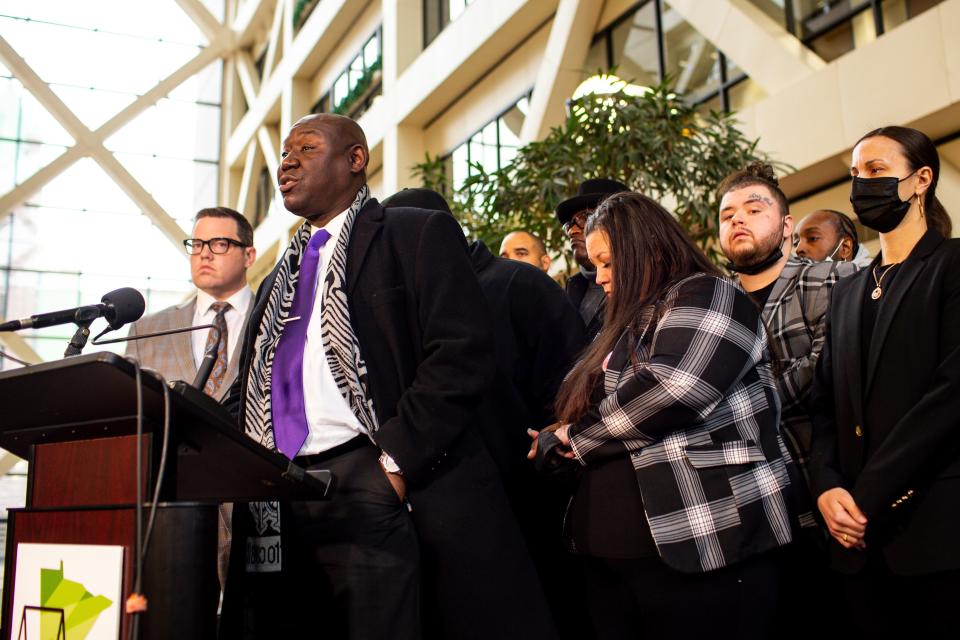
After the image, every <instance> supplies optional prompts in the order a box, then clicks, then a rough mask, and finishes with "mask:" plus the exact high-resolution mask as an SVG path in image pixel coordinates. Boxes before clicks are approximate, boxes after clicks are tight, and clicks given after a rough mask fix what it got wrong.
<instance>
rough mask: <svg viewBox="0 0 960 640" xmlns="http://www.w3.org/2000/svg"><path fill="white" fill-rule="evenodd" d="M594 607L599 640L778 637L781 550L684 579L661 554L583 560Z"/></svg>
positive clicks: (591, 602)
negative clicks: (775, 624) (776, 616)
mask: <svg viewBox="0 0 960 640" xmlns="http://www.w3.org/2000/svg"><path fill="white" fill-rule="evenodd" d="M585 570H586V579H587V593H588V597H587V600H588V603H589V607H590V615H591V618H592V619H593V624H594V629H595V630H596V637H597V638H598V639H600V640H621V639H627V638H629V639H630V640H636V639H637V638H699V639H702V638H711V639H712V640H715V639H718V638H731V639H733V638H737V639H748V638H757V639H758V640H760V639H765V638H772V637H776V634H775V633H773V629H772V621H773V617H774V611H775V608H776V602H777V584H778V581H779V574H780V559H779V556H778V553H776V552H773V553H766V554H763V555H761V556H757V557H755V558H750V559H748V560H745V561H743V562H740V563H738V564H736V565H733V566H730V567H725V568H723V569H719V570H717V571H711V572H708V573H699V574H686V573H680V572H678V571H674V570H673V569H670V568H669V567H667V566H666V565H665V564H664V563H663V562H662V561H661V560H660V558H659V557H653V558H635V559H607V558H596V557H585Z"/></svg>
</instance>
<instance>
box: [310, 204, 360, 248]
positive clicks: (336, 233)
mask: <svg viewBox="0 0 960 640" xmlns="http://www.w3.org/2000/svg"><path fill="white" fill-rule="evenodd" d="M348 211H350V209H349V207H348V208H346V209H344V210H343V211H341V212H340V213H338V214H337V215H336V216H334V217H333V218H332V219H331V220H330V222H328V223H327V224H326V225H325V226H323V227H315V226H313V225H310V235H311V236H313V234H315V233H316V232H317V231H320V229H326V230H327V233H329V234H330V239H329V240H327V244H328V245H335V244H337V239H338V238H339V237H340V230H341V229H343V224H344V223H345V222H346V221H347V212H348Z"/></svg>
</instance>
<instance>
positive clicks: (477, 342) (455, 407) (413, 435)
mask: <svg viewBox="0 0 960 640" xmlns="http://www.w3.org/2000/svg"><path fill="white" fill-rule="evenodd" d="M404 258H405V257H404ZM413 264H414V276H413V281H414V287H415V291H414V292H413V294H414V297H415V300H416V305H417V316H418V318H419V322H420V333H421V345H420V348H421V357H420V361H419V364H418V365H417V369H416V374H415V376H414V379H413V381H412V383H411V384H410V385H409V387H407V389H406V391H404V392H403V394H402V395H401V396H400V399H399V401H398V402H397V414H396V415H395V416H394V417H392V418H390V419H389V420H387V421H386V422H385V423H383V424H381V425H380V429H379V430H378V431H377V433H376V435H375V440H376V442H377V444H378V445H379V446H380V448H381V449H382V450H383V451H385V452H386V453H387V454H388V455H390V456H391V457H392V458H393V459H394V460H395V461H396V463H397V464H398V465H399V467H400V469H401V471H402V472H403V474H404V475H405V476H407V478H408V479H410V480H411V481H413V482H417V481H422V480H425V479H426V478H427V477H428V476H429V474H430V473H431V472H432V471H434V470H435V469H436V468H437V467H438V466H439V465H440V464H442V461H443V458H445V457H446V455H447V453H446V452H447V450H448V449H449V448H450V446H451V445H452V444H453V443H454V442H455V441H456V440H457V439H458V438H459V437H460V435H461V434H462V433H463V431H464V429H466V428H467V427H468V426H469V425H470V424H471V423H472V420H473V418H474V415H475V413H476V411H477V409H478V407H479V406H480V402H481V399H482V397H483V395H484V393H485V392H486V391H487V388H488V386H489V385H490V384H491V382H492V380H493V375H494V369H495V364H496V363H495V359H494V347H493V340H492V336H491V329H490V326H491V325H490V320H489V317H488V312H487V309H486V307H485V304H484V296H483V292H482V291H481V290H480V285H479V283H478V282H477V278H476V276H475V275H474V273H473V267H472V265H471V263H470V259H469V256H468V255H467V251H466V244H465V242H464V238H463V232H462V231H461V230H460V227H459V226H458V225H457V223H456V221H455V220H454V219H453V217H451V216H450V215H448V214H445V213H437V214H434V215H432V216H430V218H429V219H428V220H427V221H426V222H425V223H424V226H423V228H422V230H421V233H420V238H419V242H418V246H417V250H416V256H415V258H414V259H413Z"/></svg>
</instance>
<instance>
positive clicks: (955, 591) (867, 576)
mask: <svg viewBox="0 0 960 640" xmlns="http://www.w3.org/2000/svg"><path fill="white" fill-rule="evenodd" d="M868 552H869V551H868ZM840 581H841V583H842V585H843V596H844V598H843V599H844V605H845V607H844V610H845V613H846V615H847V622H848V625H849V627H850V628H852V629H853V630H854V633H855V634H857V635H861V636H863V637H868V634H869V635H871V636H873V637H878V638H883V637H894V636H900V635H902V636H903V637H907V638H914V637H916V638H919V637H929V638H955V637H956V636H957V633H958V632H960V631H958V630H960V571H958V570H952V571H943V572H940V573H931V574H927V575H922V576H897V575H894V574H892V573H890V570H889V569H888V568H887V566H886V563H885V562H884V561H883V558H882V557H881V556H880V555H879V553H876V554H871V557H870V559H869V560H868V562H867V566H866V568H865V569H864V570H863V571H861V572H859V573H857V574H854V575H843V576H841V577H840Z"/></svg>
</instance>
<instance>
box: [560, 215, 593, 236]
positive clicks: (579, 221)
mask: <svg viewBox="0 0 960 640" xmlns="http://www.w3.org/2000/svg"><path fill="white" fill-rule="evenodd" d="M591 213H593V212H592V211H578V212H576V213H575V214H573V217H572V218H570V219H569V220H567V221H566V222H564V223H563V230H564V231H570V229H572V228H573V225H577V226H578V227H580V230H581V231H582V230H583V229H585V228H586V226H587V218H589V217H590V214H591Z"/></svg>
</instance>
